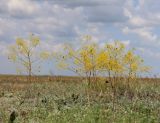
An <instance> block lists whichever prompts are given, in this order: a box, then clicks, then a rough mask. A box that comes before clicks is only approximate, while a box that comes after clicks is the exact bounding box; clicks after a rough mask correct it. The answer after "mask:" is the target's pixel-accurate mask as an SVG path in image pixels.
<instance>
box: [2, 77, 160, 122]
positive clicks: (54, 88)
mask: <svg viewBox="0 0 160 123" xmlns="http://www.w3.org/2000/svg"><path fill="white" fill-rule="evenodd" d="M61 80H62V79H61ZM68 80H69V79H68ZM91 86H93V85H91ZM86 90H87V91H86ZM88 92H89V93H88ZM88 96H89V100H88ZM88 101H89V102H88ZM12 111H16V112H17V113H18V117H17V118H16V120H15V123H160V82H158V79H157V80H155V81H154V79H153V80H152V81H151V80H149V79H146V80H145V79H143V80H142V79H139V80H137V81H134V82H131V86H130V88H127V86H126V83H125V81H122V80H121V81H120V82H118V83H116V94H115V100H114V107H113V91H112V88H111V86H110V83H105V82H103V81H100V82H97V83H96V84H95V83H94V86H93V87H92V89H88V88H87V85H86V83H85V81H82V82H76V81H75V80H74V79H70V82H68V81H65V80H63V81H59V82H56V81H55V80H54V81H53V82H44V83H42V82H41V83H35V82H33V83H20V82H14V83H11V82H8V83H1V84H0V123H8V120H9V116H10V114H11V112H12Z"/></svg>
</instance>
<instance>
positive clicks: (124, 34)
mask: <svg viewBox="0 0 160 123" xmlns="http://www.w3.org/2000/svg"><path fill="white" fill-rule="evenodd" d="M159 5H160V1H159V0H87V1H86V0H48V1H47V0H0V51H1V52H0V74H3V73H4V74H15V73H16V70H15V65H14V64H13V63H11V62H9V61H8V59H7V57H6V56H7V55H6V54H7V47H8V46H9V45H11V44H13V43H14V42H15V39H16V37H19V36H20V37H23V38H27V36H28V35H29V34H30V33H35V34H36V35H38V36H39V37H40V38H41V43H42V46H41V48H42V49H45V50H49V51H59V50H61V47H62V44H63V43H65V42H69V43H75V42H76V43H77V41H78V40H79V39H80V37H82V36H83V35H85V34H89V35H92V36H93V38H94V39H95V40H96V41H97V42H98V43H99V44H100V45H101V44H104V43H105V42H110V41H113V40H121V41H122V42H124V43H125V44H126V45H127V47H129V48H131V47H134V48H136V50H137V54H139V55H141V56H142V57H143V58H144V60H145V63H146V65H150V66H152V73H151V74H152V75H153V74H156V75H160V74H159V73H160V65H159V61H160V48H159V47H160V40H159V39H160V36H159V34H160V28H159V27H160V7H159ZM49 71H53V73H54V74H70V73H67V72H66V71H63V72H62V71H59V70H57V69H56V68H55V67H54V65H53V64H52V62H47V63H44V64H43V65H42V70H41V74H48V73H49Z"/></svg>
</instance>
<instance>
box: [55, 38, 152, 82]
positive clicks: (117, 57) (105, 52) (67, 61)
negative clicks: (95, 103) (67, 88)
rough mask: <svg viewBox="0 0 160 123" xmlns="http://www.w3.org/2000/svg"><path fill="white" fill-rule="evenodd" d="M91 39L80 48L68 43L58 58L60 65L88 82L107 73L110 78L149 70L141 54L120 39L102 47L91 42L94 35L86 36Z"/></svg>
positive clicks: (133, 75) (133, 74)
mask: <svg viewBox="0 0 160 123" xmlns="http://www.w3.org/2000/svg"><path fill="white" fill-rule="evenodd" d="M84 39H86V40H87V41H90V43H86V44H85V45H81V46H80V47H78V48H73V46H72V45H69V44H68V45H66V46H65V48H64V51H65V52H63V53H61V54H60V55H59V56H58V57H57V58H58V65H59V67H61V68H62V69H66V70H70V71H72V72H74V73H76V74H78V75H80V76H85V77H86V78H87V80H88V83H90V82H91V81H93V80H95V79H94V78H96V77H97V76H101V75H104V73H105V75H106V74H107V77H109V78H112V77H114V78H118V77H126V76H127V77H128V78H131V77H136V73H137V72H147V71H148V70H149V69H148V67H146V66H144V65H143V60H142V58H141V57H140V56H138V55H136V54H135V53H134V50H128V51H127V49H126V47H125V45H124V44H123V43H121V42H120V41H114V42H113V43H112V44H111V43H106V44H105V46H104V47H103V48H102V47H100V46H99V45H98V44H96V43H91V42H92V41H91V40H92V37H91V36H85V37H84Z"/></svg>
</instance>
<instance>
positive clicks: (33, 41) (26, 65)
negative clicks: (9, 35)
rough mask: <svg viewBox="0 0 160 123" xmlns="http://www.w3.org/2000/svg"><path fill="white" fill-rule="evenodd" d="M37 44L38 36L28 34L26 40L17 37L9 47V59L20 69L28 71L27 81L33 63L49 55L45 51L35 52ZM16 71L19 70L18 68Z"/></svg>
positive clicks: (31, 72)
mask: <svg viewBox="0 0 160 123" xmlns="http://www.w3.org/2000/svg"><path fill="white" fill-rule="evenodd" d="M39 45H40V39H39V37H37V36H35V35H34V34H31V35H29V38H28V40H25V39H23V38H17V39H16V43H15V44H14V45H11V46H10V47H9V55H8V58H9V60H11V61H13V62H15V63H17V64H18V65H20V66H21V69H22V71H26V72H27V73H28V75H29V81H31V80H30V78H31V75H32V74H33V67H34V64H35V63H37V62H39V61H41V60H42V59H47V58H48V57H49V54H48V53H47V52H40V53H38V52H36V48H38V46H39ZM20 66H19V67H20ZM38 67H39V66H38ZM18 71H19V72H21V70H20V68H19V70H18Z"/></svg>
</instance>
